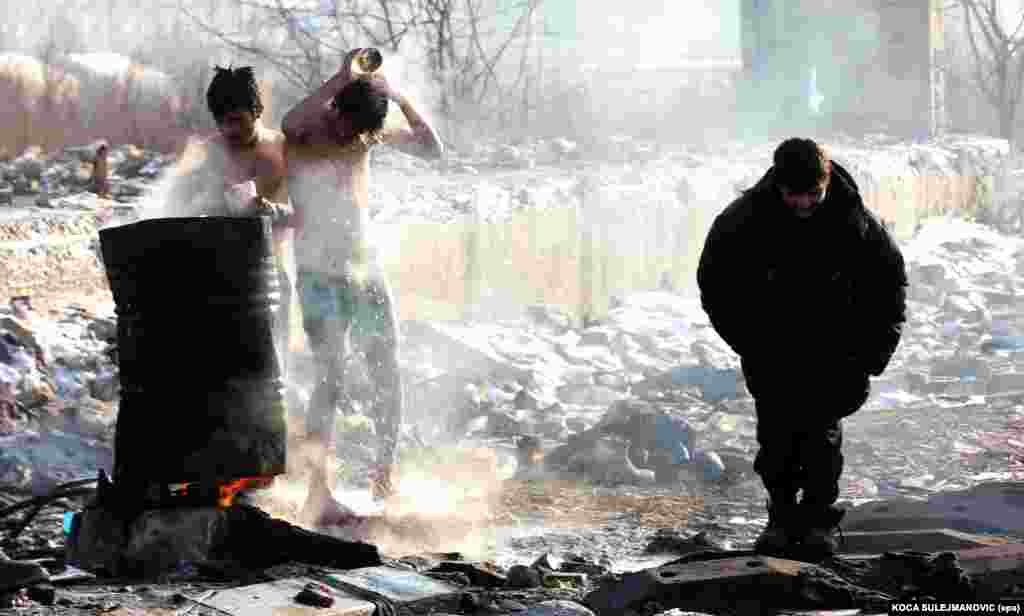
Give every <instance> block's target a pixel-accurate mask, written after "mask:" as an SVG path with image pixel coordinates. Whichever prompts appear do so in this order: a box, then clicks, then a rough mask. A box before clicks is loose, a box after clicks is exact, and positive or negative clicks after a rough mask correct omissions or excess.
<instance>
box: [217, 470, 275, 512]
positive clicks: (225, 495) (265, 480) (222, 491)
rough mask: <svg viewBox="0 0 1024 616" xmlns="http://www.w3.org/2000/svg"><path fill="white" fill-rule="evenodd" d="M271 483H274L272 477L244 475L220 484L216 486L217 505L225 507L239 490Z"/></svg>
mask: <svg viewBox="0 0 1024 616" xmlns="http://www.w3.org/2000/svg"><path fill="white" fill-rule="evenodd" d="M272 483H274V478H273V477H245V478H243V479H236V480H235V481H232V482H231V483H225V484H222V485H221V486H219V487H218V491H219V496H218V498H217V506H218V507H220V508H221V509H227V508H228V507H230V506H231V505H232V504H233V503H234V502H235V496H236V495H237V494H238V493H239V492H240V491H242V490H246V489H258V488H266V487H269V486H270V484H272Z"/></svg>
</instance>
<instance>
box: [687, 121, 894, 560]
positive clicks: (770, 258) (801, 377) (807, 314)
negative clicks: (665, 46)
mask: <svg viewBox="0 0 1024 616" xmlns="http://www.w3.org/2000/svg"><path fill="white" fill-rule="evenodd" d="M773 159H774V160H773V162H774V165H773V166H772V167H771V168H770V169H769V170H768V172H767V173H766V174H765V175H764V177H762V178H761V180H760V181H758V183H757V184H756V185H755V186H754V187H753V188H751V189H750V190H748V191H746V192H745V193H744V194H743V195H742V196H740V197H739V198H738V199H737V200H736V201H734V202H733V203H732V204H730V205H729V207H727V208H726V209H725V210H724V211H723V212H722V213H720V214H719V215H718V216H717V217H716V219H715V221H714V223H713V224H712V226H711V230H710V231H709V232H708V236H707V239H706V241H705V244H704V250H703V253H702V254H701V259H700V266H699V268H698V271H697V284H698V285H699V287H700V291H701V303H702V304H703V306H704V310H705V312H707V314H708V317H709V318H710V320H711V323H712V325H713V326H714V328H715V330H716V331H717V332H718V334H719V335H720V336H721V337H722V338H723V339H724V340H725V341H726V343H727V344H728V345H729V346H730V347H732V349H733V350H734V351H735V352H736V353H737V354H739V356H740V359H741V362H742V366H743V373H744V376H745V377H746V381H747V388H748V389H749V390H750V393H751V395H753V397H754V401H755V403H756V409H757V441H758V445H759V447H760V448H759V450H758V453H757V457H756V459H755V461H754V469H755V470H756V471H757V473H758V474H759V475H760V476H761V480H762V481H763V482H764V486H765V488H766V489H767V491H768V496H769V499H770V500H769V505H768V516H769V517H768V527H767V528H766V529H765V531H764V532H763V533H762V534H761V536H760V537H759V538H758V540H757V543H756V544H755V549H756V550H757V551H759V552H762V553H775V554H780V553H787V552H788V551H789V549H790V548H792V547H795V546H797V545H798V544H800V545H801V546H802V550H803V553H804V554H807V555H813V556H821V557H824V556H828V555H830V554H832V553H834V551H835V548H836V542H835V536H834V534H833V533H834V530H835V528H836V527H837V526H838V524H839V521H840V520H841V519H842V517H843V511H842V510H841V509H839V508H837V507H836V506H835V502H836V500H837V499H838V497H839V477H840V475H841V474H842V469H843V455H842V427H841V424H840V420H841V419H842V418H843V417H846V416H848V415H850V414H852V413H854V412H855V411H857V410H858V409H859V408H860V407H861V405H863V404H864V402H865V401H866V400H867V397H868V393H869V390H870V385H869V381H868V375H874V376H877V375H880V374H881V373H882V371H883V370H885V367H886V365H887V364H888V363H889V360H890V358H891V357H892V354H893V353H894V352H895V350H896V346H897V344H899V340H900V336H901V334H902V329H903V322H904V321H905V308H906V285H907V276H906V271H905V268H904V263H903V256H902V255H901V254H900V251H899V248H898V247H897V246H896V243H895V242H894V241H893V239H892V237H891V236H890V235H889V233H888V232H887V231H886V230H885V229H884V228H883V227H882V225H881V224H879V222H878V220H877V219H876V218H875V217H874V216H873V215H872V214H871V213H870V212H868V210H867V209H866V208H865V207H864V203H863V201H862V200H861V197H860V193H859V191H858V188H857V185H856V183H855V182H854V180H853V178H852V177H851V176H850V174H849V173H848V172H847V171H846V170H845V169H843V168H842V166H840V165H839V164H837V163H835V162H833V161H831V160H830V159H829V157H828V155H827V154H826V153H825V151H824V150H823V149H822V148H821V147H819V146H818V144H816V143H815V142H814V141H811V140H810V139H788V140H786V141H784V142H783V143H782V144H781V145H779V146H778V148H776V150H775V153H774V156H773ZM801 490H802V496H801V499H800V502H799V503H798V502H797V494H798V492H800V491H801Z"/></svg>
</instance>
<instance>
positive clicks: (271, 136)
mask: <svg viewBox="0 0 1024 616" xmlns="http://www.w3.org/2000/svg"><path fill="white" fill-rule="evenodd" d="M260 141H261V142H263V143H267V144H270V145H273V146H275V147H277V148H284V144H285V137H284V133H283V132H281V131H280V130H278V129H276V128H267V127H265V126H264V127H261V128H260Z"/></svg>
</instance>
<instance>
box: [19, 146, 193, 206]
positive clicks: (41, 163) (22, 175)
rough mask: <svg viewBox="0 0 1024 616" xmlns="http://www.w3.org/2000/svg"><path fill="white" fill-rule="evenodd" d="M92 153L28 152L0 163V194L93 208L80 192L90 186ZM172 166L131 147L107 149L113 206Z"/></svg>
mask: <svg viewBox="0 0 1024 616" xmlns="http://www.w3.org/2000/svg"><path fill="white" fill-rule="evenodd" d="M95 155H96V145H84V146H73V147H67V148H64V149H63V150H62V151H60V152H59V153H57V154H56V155H54V156H52V157H49V158H47V157H45V156H44V155H42V154H41V153H40V152H39V150H38V148H30V149H28V150H27V151H26V152H24V153H23V154H22V155H21V156H19V157H17V158H15V159H13V160H11V161H8V162H3V163H0V178H2V182H0V194H9V195H12V196H16V197H35V200H34V204H35V205H37V206H39V207H48V208H57V209H79V210H95V208H96V207H98V205H97V204H95V203H94V202H93V201H94V200H93V199H91V198H90V197H88V196H86V195H84V194H83V193H87V192H88V190H89V188H90V187H91V186H92V171H93V160H94V158H95ZM173 162H174V158H173V157H172V156H167V155H160V154H158V153H156V152H150V151H146V150H142V149H140V148H138V147H136V146H133V145H121V146H117V147H114V148H112V149H111V150H110V153H109V155H108V164H109V169H110V170H111V171H110V176H109V179H110V184H111V188H112V191H111V192H112V195H113V196H114V198H115V200H116V201H118V202H131V201H132V200H134V199H136V198H137V197H139V196H141V195H143V194H144V193H145V191H146V184H147V183H148V182H151V181H152V180H154V179H156V178H157V177H159V176H160V175H161V173H163V171H164V169H165V168H167V167H168V166H170V165H171V164H173Z"/></svg>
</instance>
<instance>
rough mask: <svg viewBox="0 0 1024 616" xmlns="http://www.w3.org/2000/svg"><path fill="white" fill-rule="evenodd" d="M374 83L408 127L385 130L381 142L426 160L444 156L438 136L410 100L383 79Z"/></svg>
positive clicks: (379, 78) (442, 145)
mask: <svg viewBox="0 0 1024 616" xmlns="http://www.w3.org/2000/svg"><path fill="white" fill-rule="evenodd" d="M373 80H374V82H376V84H377V85H378V87H381V88H383V89H384V91H385V92H386V93H387V97H388V99H390V100H391V101H392V102H394V103H395V104H396V105H398V108H399V109H401V110H402V115H404V116H405V119H406V121H407V122H408V123H409V126H408V127H401V128H392V129H386V130H385V132H384V133H383V134H381V141H382V142H383V143H386V144H388V145H390V146H393V147H395V148H397V149H399V150H401V151H403V152H405V153H406V154H412V155H413V156H418V157H419V158H424V159H427V160H436V159H439V158H441V157H442V156H444V144H443V143H442V142H441V138H440V137H439V136H438V134H437V131H435V130H434V127H433V126H431V125H430V123H429V122H427V120H426V119H425V118H424V117H423V116H422V115H421V114H420V112H419V111H418V110H417V109H416V106H415V105H414V104H413V102H412V100H411V99H410V98H409V97H407V96H405V95H403V94H401V93H400V92H398V91H396V90H395V89H393V88H392V87H391V86H390V85H389V84H388V83H387V80H386V79H385V78H384V76H383V75H378V76H375V77H374V78H373Z"/></svg>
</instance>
